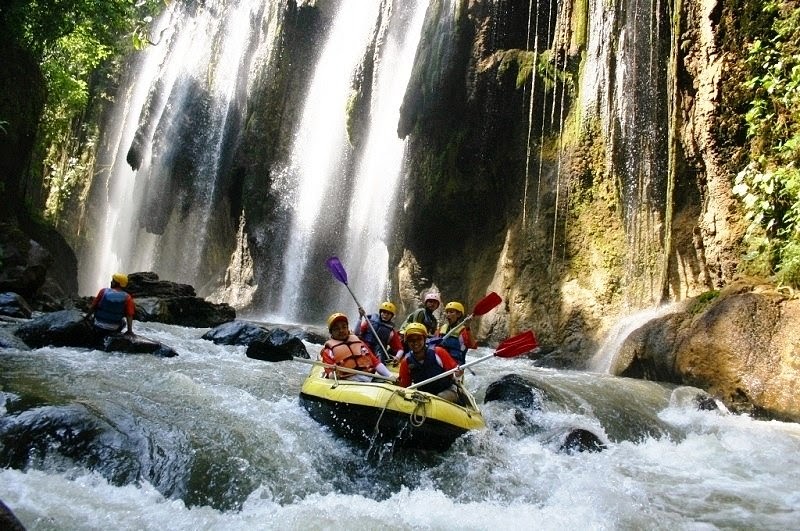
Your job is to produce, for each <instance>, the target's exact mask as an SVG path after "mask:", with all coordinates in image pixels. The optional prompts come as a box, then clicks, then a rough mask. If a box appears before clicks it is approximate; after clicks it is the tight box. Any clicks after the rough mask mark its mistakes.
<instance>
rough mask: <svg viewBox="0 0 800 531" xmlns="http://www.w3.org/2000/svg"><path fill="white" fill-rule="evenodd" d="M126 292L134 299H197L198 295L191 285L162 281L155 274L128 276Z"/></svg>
mask: <svg viewBox="0 0 800 531" xmlns="http://www.w3.org/2000/svg"><path fill="white" fill-rule="evenodd" d="M125 291H127V292H128V293H130V294H131V295H132V296H133V297H134V298H142V297H157V298H173V297H195V296H196V295H197V293H195V291H194V288H193V287H192V286H190V285H189V284H179V283H178V282H170V281H167V280H160V279H159V278H158V275H157V274H155V273H153V272H143V273H131V274H130V275H128V285H127V286H125Z"/></svg>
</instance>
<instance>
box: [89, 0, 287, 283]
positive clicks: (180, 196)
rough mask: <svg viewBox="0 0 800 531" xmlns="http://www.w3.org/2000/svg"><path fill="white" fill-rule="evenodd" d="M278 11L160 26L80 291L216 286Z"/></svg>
mask: <svg viewBox="0 0 800 531" xmlns="http://www.w3.org/2000/svg"><path fill="white" fill-rule="evenodd" d="M279 8H280V3H279V2H271V3H268V4H266V5H265V4H264V3H263V2H260V1H258V0H240V1H224V0H218V1H209V2H205V3H203V4H202V5H199V6H198V5H193V4H192V5H186V4H184V3H180V2H173V3H171V4H170V5H169V6H168V7H167V9H166V10H165V12H164V13H163V15H162V16H161V17H160V19H159V21H158V22H157V24H156V26H155V27H154V31H153V35H157V36H158V37H156V38H154V39H153V40H154V41H155V43H154V44H153V45H152V46H150V47H149V48H148V49H147V50H146V51H144V52H142V53H141V54H139V55H140V57H138V58H137V59H136V61H135V62H134V63H133V64H132V65H131V71H130V74H129V82H128V84H127V85H123V86H122V87H121V88H120V90H119V93H118V96H117V98H118V101H117V104H116V106H115V107H114V110H113V115H112V118H111V120H110V122H109V123H107V124H106V125H107V127H106V130H107V131H108V133H107V134H106V138H105V140H104V144H103V146H101V149H100V153H99V155H98V163H97V166H96V168H99V170H98V172H97V173H98V177H97V178H96V179H95V182H94V185H93V187H94V189H93V194H94V195H97V194H101V197H100V198H99V200H97V201H95V202H94V204H95V205H100V206H102V209H103V211H102V212H98V213H97V215H96V218H97V219H98V221H97V225H98V226H97V227H96V228H95V230H96V231H97V235H96V237H95V238H94V240H95V241H94V242H93V244H92V245H91V249H89V250H88V251H87V252H86V253H84V255H83V256H81V261H82V267H81V271H82V272H83V273H82V276H81V278H80V288H81V291H82V292H93V291H94V290H95V289H96V288H97V287H98V286H102V285H105V284H106V283H107V280H108V277H109V275H110V274H111V273H112V272H114V271H115V270H122V271H157V272H158V274H159V275H161V276H164V277H167V278H169V279H171V280H176V281H181V282H188V283H191V284H204V283H205V282H206V281H207V278H206V277H207V275H208V272H207V271H206V270H205V269H204V267H205V265H204V264H205V254H206V253H207V252H208V246H209V237H210V235H211V233H212V231H213V229H212V225H213V224H214V223H219V218H220V217H222V215H223V213H222V212H220V210H221V209H220V205H219V197H218V196H219V186H220V182H221V179H222V178H223V176H224V175H225V173H226V172H225V169H226V168H225V165H226V163H227V161H228V159H229V157H230V152H231V146H232V145H234V144H235V142H236V137H237V135H238V130H239V128H240V125H241V121H242V116H243V111H244V108H245V107H246V95H247V89H248V83H249V82H250V80H251V76H252V75H253V74H254V72H256V71H257V70H258V68H257V67H256V65H257V64H258V63H259V61H261V62H263V61H264V58H265V57H268V56H269V54H270V49H271V45H272V42H273V41H274V36H273V35H270V32H274V31H275V29H276V24H275V20H276V18H277V17H278V16H279V13H280V9H279ZM106 168H107V171H106ZM102 195H104V196H105V197H102ZM98 208H99V207H98Z"/></svg>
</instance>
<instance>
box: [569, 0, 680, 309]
mask: <svg viewBox="0 0 800 531" xmlns="http://www.w3.org/2000/svg"><path fill="white" fill-rule="evenodd" d="M665 10H666V6H665V4H663V3H661V2H657V1H656V2H644V1H643V2H639V1H630V2H622V3H620V4H619V5H618V6H616V7H615V8H614V9H611V10H610V9H609V7H608V4H607V3H606V2H603V1H601V0H590V1H589V3H588V21H589V26H588V42H587V49H586V60H585V63H584V65H583V72H584V74H583V75H582V76H581V85H580V89H579V92H580V94H581V97H582V101H580V108H581V111H580V112H581V115H582V117H583V118H582V119H583V122H584V123H586V124H589V123H592V122H593V121H595V120H597V121H598V122H599V124H600V125H601V127H602V134H603V136H604V138H605V139H606V154H607V157H608V158H607V161H606V167H607V168H608V170H609V173H610V175H613V176H615V177H616V178H617V180H618V181H619V183H620V187H621V190H620V196H621V197H622V199H623V204H622V208H623V216H624V222H625V229H626V234H627V235H628V240H629V241H628V243H629V247H630V250H629V252H628V253H627V256H628V257H629V260H630V263H629V264H627V267H626V271H627V272H628V275H629V279H628V280H633V279H634V278H639V279H644V277H646V276H647V275H648V274H650V271H651V270H652V268H650V267H649V266H648V265H647V264H648V263H649V261H650V260H651V259H652V258H653V257H654V256H657V255H658V253H660V252H662V251H663V249H662V241H661V239H662V234H661V230H660V226H661V223H662V221H663V209H664V202H665V198H664V196H665V190H666V176H667V162H668V157H667V154H668V138H667V124H668V122H667V115H668V112H667V109H668V104H669V98H668V94H667V85H666V79H667V75H666V73H667V66H668V54H667V51H668V46H664V45H663V43H664V41H665V39H666V38H667V37H666V35H667V34H668V31H667V30H668V28H667V27H666V25H665V23H666V22H667V21H668V17H667V15H666V13H665ZM656 274H658V273H656ZM655 280H657V279H655V278H653V279H650V280H649V281H648V280H644V282H643V283H642V284H643V285H648V284H649V288H646V289H645V292H644V293H641V294H631V295H632V296H633V298H640V299H643V300H642V301H640V302H647V301H649V302H657V301H658V300H660V295H661V294H660V286H658V285H657V284H658V283H657V282H656V281H655Z"/></svg>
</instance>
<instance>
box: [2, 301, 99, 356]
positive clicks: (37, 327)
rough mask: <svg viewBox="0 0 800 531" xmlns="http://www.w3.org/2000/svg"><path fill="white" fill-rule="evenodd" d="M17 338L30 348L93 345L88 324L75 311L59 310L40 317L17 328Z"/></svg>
mask: <svg viewBox="0 0 800 531" xmlns="http://www.w3.org/2000/svg"><path fill="white" fill-rule="evenodd" d="M16 335H17V337H19V338H20V339H22V340H23V341H24V342H25V344H26V345H28V346H29V347H31V348H40V347H44V346H47V345H53V346H56V347H88V348H91V347H92V346H94V344H95V338H94V334H93V333H92V328H91V326H89V323H88V322H86V320H85V319H84V316H83V314H82V313H81V312H79V311H77V310H61V311H58V312H53V313H48V314H44V315H41V316H39V317H37V318H35V319H33V320H31V321H28V322H27V323H23V324H22V325H20V327H19V328H17V331H16Z"/></svg>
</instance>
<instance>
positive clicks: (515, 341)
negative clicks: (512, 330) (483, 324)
mask: <svg viewBox="0 0 800 531" xmlns="http://www.w3.org/2000/svg"><path fill="white" fill-rule="evenodd" d="M537 346H539V342H538V341H537V340H536V336H535V335H533V332H532V331H531V330H528V331H527V332H523V333H521V334H518V335H516V336H513V337H510V338H508V339H505V340H503V341H501V342H500V344H499V345H497V349H496V350H495V352H494V355H495V356H498V357H500V358H513V357H515V356H519V355H520V354H525V353H526V352H530V351H531V350H533V349H535V348H536V347H537Z"/></svg>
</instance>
